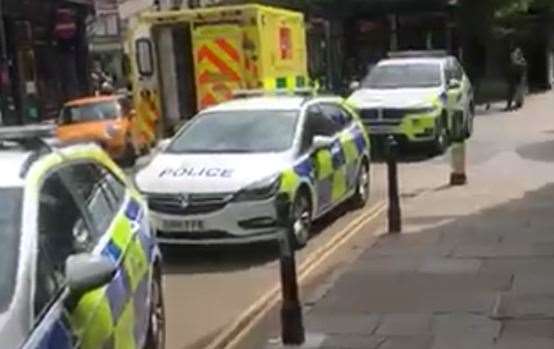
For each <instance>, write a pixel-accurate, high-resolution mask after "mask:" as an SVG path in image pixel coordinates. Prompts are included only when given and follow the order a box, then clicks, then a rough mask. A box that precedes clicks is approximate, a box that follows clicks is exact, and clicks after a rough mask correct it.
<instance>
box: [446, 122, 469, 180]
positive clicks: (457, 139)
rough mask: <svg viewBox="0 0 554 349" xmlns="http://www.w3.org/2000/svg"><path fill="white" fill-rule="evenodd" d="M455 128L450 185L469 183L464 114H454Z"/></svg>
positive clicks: (451, 154)
mask: <svg viewBox="0 0 554 349" xmlns="http://www.w3.org/2000/svg"><path fill="white" fill-rule="evenodd" d="M453 126H454V130H453V132H452V141H453V143H452V147H451V148H450V156H451V158H450V164H451V166H452V172H451V173H450V185H465V184H467V176H466V142H465V140H466V136H465V131H464V114H463V113H456V114H455V115H454V125H453Z"/></svg>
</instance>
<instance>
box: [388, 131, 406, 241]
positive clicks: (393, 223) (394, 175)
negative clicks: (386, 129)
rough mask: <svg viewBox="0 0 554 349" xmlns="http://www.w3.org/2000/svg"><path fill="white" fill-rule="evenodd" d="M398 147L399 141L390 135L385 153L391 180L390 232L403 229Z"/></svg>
mask: <svg viewBox="0 0 554 349" xmlns="http://www.w3.org/2000/svg"><path fill="white" fill-rule="evenodd" d="M397 147H398V143H397V142H396V140H395V139H394V137H393V136H388V137H387V139H386V141H385V155H386V157H387V170H388V180H389V212H388V213H389V233H400V232H401V231H402V218H401V212H400V197H399V194H398V167H397V158H396V157H397Z"/></svg>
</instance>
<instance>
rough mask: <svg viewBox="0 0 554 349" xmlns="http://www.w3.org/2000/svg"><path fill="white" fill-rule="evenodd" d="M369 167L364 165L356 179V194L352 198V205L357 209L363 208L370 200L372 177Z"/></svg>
mask: <svg viewBox="0 0 554 349" xmlns="http://www.w3.org/2000/svg"><path fill="white" fill-rule="evenodd" d="M369 176H370V175H369V166H368V165H367V164H366V163H363V164H362V166H360V169H359V171H358V177H357V179H356V192H355V193H354V196H353V197H352V203H353V205H354V207H355V208H362V207H364V206H365V204H366V203H367V200H369V193H370V177H369Z"/></svg>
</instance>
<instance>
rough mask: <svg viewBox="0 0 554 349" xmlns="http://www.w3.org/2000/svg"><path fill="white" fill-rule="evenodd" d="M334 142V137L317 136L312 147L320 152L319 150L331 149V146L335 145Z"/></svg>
mask: <svg viewBox="0 0 554 349" xmlns="http://www.w3.org/2000/svg"><path fill="white" fill-rule="evenodd" d="M334 141H335V140H334V139H333V137H329V136H315V137H314V140H313V142H312V145H313V147H314V149H316V150H319V149H324V148H329V147H330V146H331V145H333V143H334Z"/></svg>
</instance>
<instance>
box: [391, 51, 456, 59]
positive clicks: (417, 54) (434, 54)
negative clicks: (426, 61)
mask: <svg viewBox="0 0 554 349" xmlns="http://www.w3.org/2000/svg"><path fill="white" fill-rule="evenodd" d="M447 56H448V52H447V51H445V50H421V51H390V52H389V53H388V57H389V58H425V57H429V58H444V57H447Z"/></svg>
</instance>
